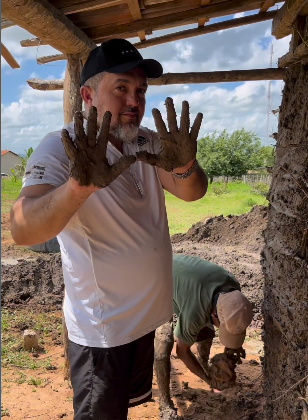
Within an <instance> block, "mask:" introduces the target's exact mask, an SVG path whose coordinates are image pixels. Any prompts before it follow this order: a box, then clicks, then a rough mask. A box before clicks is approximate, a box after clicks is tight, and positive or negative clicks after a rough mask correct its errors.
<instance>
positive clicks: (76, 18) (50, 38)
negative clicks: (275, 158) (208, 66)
mask: <svg viewBox="0 0 308 420" xmlns="http://www.w3.org/2000/svg"><path fill="white" fill-rule="evenodd" d="M276 3H281V1H276V0H49V1H47V0H2V2H1V15H2V17H1V28H2V29H4V28H7V27H10V26H13V25H18V26H19V27H21V28H23V29H25V30H27V31H28V32H30V33H31V34H33V36H34V38H32V39H27V40H23V41H21V46H23V47H35V46H36V47H37V46H39V45H50V46H51V47H54V48H55V49H57V50H58V51H59V54H56V55H52V56H47V57H40V58H39V59H37V61H38V63H39V64H44V63H49V62H52V61H57V60H64V59H66V60H67V72H66V77H67V78H68V77H69V76H70V84H72V83H74V84H75V90H76V89H77V86H78V77H79V74H80V66H81V65H82V63H84V62H85V60H86V58H87V56H88V54H89V52H90V51H91V50H92V49H93V48H95V47H96V45H97V44H99V43H101V42H103V41H105V40H108V39H111V38H126V39H129V38H136V37H139V42H137V43H135V46H136V48H138V49H142V48H146V47H149V46H154V45H160V44H163V43H166V42H172V41H176V40H180V39H185V38H189V37H194V36H199V35H203V34H207V33H212V32H216V31H220V30H224V29H229V28H234V27H238V26H242V25H248V24H254V23H257V22H262V21H265V20H272V34H273V35H274V36H275V37H276V38H277V39H279V38H282V37H285V36H287V35H290V34H293V36H292V41H291V44H290V50H289V52H288V53H287V54H286V55H285V56H283V57H281V58H280V59H279V62H278V67H280V68H278V69H277V68H272V69H252V70H233V71H226V72H223V71H220V72H207V73H186V74H185V73H167V74H164V75H163V76H162V77H161V78H159V79H157V80H150V81H149V82H150V84H155V85H162V84H172V83H185V84H186V83H218V82H226V81H245V80H274V79H276V80H279V79H283V77H284V74H285V71H284V68H285V67H287V66H289V65H291V64H292V63H294V62H296V61H297V60H301V59H302V58H304V57H306V56H307V51H308V41H307V40H308V36H307V33H308V23H307V20H308V18H307V16H308V0H287V1H285V2H284V4H283V6H282V7H281V8H280V9H279V10H271V11H268V10H269V9H270V8H272V7H273V6H275V4H276ZM251 11H255V13H253V14H250V15H249V16H244V17H239V18H231V19H229V20H224V21H221V22H218V23H211V19H213V18H221V17H227V16H231V15H234V14H235V13H241V12H251ZM188 24H193V25H195V26H194V27H193V28H192V29H185V30H183V29H182V28H181V26H183V25H188ZM168 28H178V31H176V32H174V33H171V34H168V35H163V36H156V37H155V36H154V37H151V38H150V39H148V38H147V37H148V36H149V35H152V34H153V33H154V32H155V31H157V30H162V29H168ZM243 42H245V40H243ZM1 54H2V55H3V56H4V58H5V59H6V60H7V61H8V62H9V64H11V66H13V65H14V64H15V63H14V58H13V57H11V56H10V53H9V52H8V51H6V49H5V47H4V46H2V50H1ZM73 79H74V82H73ZM28 83H29V84H30V86H32V87H33V88H35V89H41V90H55V89H63V88H64V87H65V82H64V81H63V80H54V81H42V80H37V79H34V80H33V79H31V80H29V81H28ZM69 90H71V92H72V91H73V90H74V89H73V87H72V86H71V88H70V89H69ZM72 95H73V94H72V93H71V94H70V97H72ZM73 96H74V95H73ZM75 96H76V93H75ZM70 102H71V103H72V100H70ZM79 102H80V100H79ZM79 105H80V104H79ZM79 105H78V106H79Z"/></svg>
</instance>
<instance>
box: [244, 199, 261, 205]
mask: <svg viewBox="0 0 308 420" xmlns="http://www.w3.org/2000/svg"><path fill="white" fill-rule="evenodd" d="M243 204H244V206H247V207H253V206H255V205H256V204H258V203H257V202H256V201H254V200H253V199H252V198H248V200H245V201H244V203H243Z"/></svg>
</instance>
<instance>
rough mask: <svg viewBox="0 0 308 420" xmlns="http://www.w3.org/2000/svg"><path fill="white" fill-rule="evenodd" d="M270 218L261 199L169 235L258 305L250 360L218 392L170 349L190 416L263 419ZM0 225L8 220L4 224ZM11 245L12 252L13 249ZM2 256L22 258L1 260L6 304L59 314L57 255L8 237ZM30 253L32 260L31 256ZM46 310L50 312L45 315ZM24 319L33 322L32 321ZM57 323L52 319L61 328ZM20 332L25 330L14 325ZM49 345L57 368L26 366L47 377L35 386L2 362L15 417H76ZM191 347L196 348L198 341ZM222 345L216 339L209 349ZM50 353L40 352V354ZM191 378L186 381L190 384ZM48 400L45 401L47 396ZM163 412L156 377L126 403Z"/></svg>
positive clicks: (144, 413) (53, 346) (51, 343)
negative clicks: (144, 396) (143, 399)
mask: <svg viewBox="0 0 308 420" xmlns="http://www.w3.org/2000/svg"><path fill="white" fill-rule="evenodd" d="M266 222H267V210H266V208H265V207H262V206H256V207H254V208H253V209H252V210H251V212H250V213H248V214H247V215H242V216H229V217H226V218H224V217H222V216H221V217H215V218H212V219H207V220H205V221H204V222H199V223H197V224H196V225H194V226H193V227H192V228H191V229H190V230H189V231H188V232H187V233H186V234H185V235H174V236H173V237H172V242H173V249H174V252H177V253H184V254H191V255H197V256H200V257H201V258H205V259H208V260H211V261H213V262H215V263H218V264H221V265H222V266H223V267H225V268H226V269H228V270H229V271H230V272H232V273H233V274H234V275H235V276H236V277H237V279H238V280H239V281H240V283H241V286H242V291H243V292H244V293H245V294H246V296H247V297H248V298H249V299H250V300H251V302H252V303H253V306H254V319H253V323H252V328H250V329H249V334H248V337H247V339H246V342H245V344H244V348H245V349H246V354H247V357H246V360H245V361H244V363H243V364H242V365H240V366H238V367H237V384H236V386H235V387H234V388H232V389H230V390H225V391H222V393H220V394H215V393H212V392H210V389H209V387H208V385H207V384H205V383H204V382H202V381H201V380H200V379H199V378H197V377H195V376H194V375H192V374H191V373H190V372H189V371H188V370H187V369H186V368H185V367H184V365H183V363H182V362H181V361H180V360H179V359H177V356H176V354H175V351H174V350H173V353H172V358H171V362H172V372H171V396H172V398H173V401H174V403H175V406H176V407H177V408H178V414H179V415H182V416H183V417H184V419H193V420H213V419H221V420H253V419H258V420H259V419H262V418H263V417H262V416H263V407H264V402H265V397H264V395H263V390H262V367H261V363H260V361H261V360H262V355H263V345H262V341H261V335H262V327H263V318H262V313H261V304H262V295H263V291H262V288H263V276H262V272H261V267H260V252H261V249H262V247H263V237H262V231H263V229H264V228H265V225H266ZM2 227H4V226H3V225H2ZM12 251H13V252H12ZM3 257H4V258H5V257H10V258H11V257H14V258H18V259H19V261H18V262H17V264H16V265H2V283H1V292H2V293H1V301H2V307H3V308H4V309H7V310H8V311H9V312H10V313H11V312H13V311H14V312H15V313H18V312H19V311H21V312H22V311H25V310H26V311H29V310H33V311H34V312H39V313H42V312H44V313H47V314H48V313H50V314H56V315H57V316H58V318H59V322H60V316H61V314H60V308H61V303H62V298H63V280H62V272H61V260H60V256H59V255H46V254H34V253H29V252H28V251H25V250H23V253H21V252H20V253H19V255H18V249H15V248H14V247H12V246H11V245H8V244H7V243H6V248H5V249H4V256H2V258H3ZM27 258H31V259H34V260H28V259H27ZM47 316H48V315H47ZM27 327H31V325H28V326H27ZM56 328H57V327H55V329H56ZM13 334H15V336H20V337H22V331H15V330H14V332H13ZM44 341H45V345H44V348H45V350H46V351H47V353H46V354H47V355H50V360H51V361H52V365H53V366H55V367H56V368H57V370H54V371H47V370H46V369H43V368H42V369H39V370H37V371H35V372H33V371H31V370H29V371H28V370H27V369H25V370H23V373H24V374H25V375H28V376H29V377H32V376H34V375H35V376H39V377H40V378H42V380H43V379H44V382H43V383H44V386H38V387H36V388H35V389H36V393H35V394H33V393H32V391H33V387H31V386H29V385H28V384H27V383H22V384H17V383H16V375H18V374H20V369H17V368H16V367H14V366H12V367H5V368H4V369H3V376H2V381H3V385H2V389H3V391H2V396H3V408H4V409H5V408H7V409H8V410H9V412H10V415H11V418H14V419H15V420H21V419H25V418H34V417H37V416H40V418H43V419H46V420H51V419H57V418H65V419H67V420H72V418H73V412H72V401H71V398H72V390H71V389H70V388H69V387H68V385H67V383H65V382H63V357H61V355H62V354H63V350H62V347H61V346H59V342H58V341H57V340H56V341H55V340H52V337H50V338H49V337H45V338H44ZM193 351H194V349H193ZM222 351H223V348H222V347H221V346H220V343H219V341H218V339H217V338H215V339H214V344H213V346H212V351H211V357H212V356H214V354H217V353H220V352H222ZM41 357H46V355H45V356H44V355H39V357H38V360H39V359H40V358H41ZM187 383H188V384H187ZM47 401H48V403H47ZM146 418H149V419H158V418H159V412H158V393H157V385H156V381H155V378H154V382H153V399H152V401H151V402H149V403H147V404H144V405H142V406H140V407H135V408H133V409H131V410H130V411H129V419H131V420H139V419H140V420H141V419H146Z"/></svg>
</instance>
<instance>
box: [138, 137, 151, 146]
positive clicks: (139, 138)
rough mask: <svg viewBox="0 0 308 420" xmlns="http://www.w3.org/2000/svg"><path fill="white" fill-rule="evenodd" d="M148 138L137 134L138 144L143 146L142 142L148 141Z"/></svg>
mask: <svg viewBox="0 0 308 420" xmlns="http://www.w3.org/2000/svg"><path fill="white" fill-rule="evenodd" d="M148 142H149V140H148V139H147V138H146V137H143V136H138V142H137V143H138V146H143V145H144V144H146V143H148Z"/></svg>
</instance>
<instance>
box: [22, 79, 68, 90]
mask: <svg viewBox="0 0 308 420" xmlns="http://www.w3.org/2000/svg"><path fill="white" fill-rule="evenodd" d="M27 83H28V85H29V86H30V87H32V89H36V90H63V85H64V80H63V79H62V80H61V79H59V80H41V79H28V80H27Z"/></svg>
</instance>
